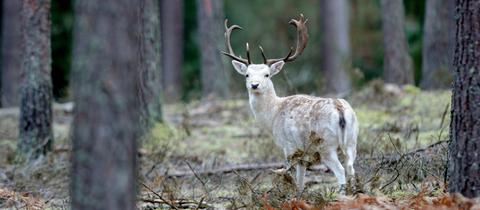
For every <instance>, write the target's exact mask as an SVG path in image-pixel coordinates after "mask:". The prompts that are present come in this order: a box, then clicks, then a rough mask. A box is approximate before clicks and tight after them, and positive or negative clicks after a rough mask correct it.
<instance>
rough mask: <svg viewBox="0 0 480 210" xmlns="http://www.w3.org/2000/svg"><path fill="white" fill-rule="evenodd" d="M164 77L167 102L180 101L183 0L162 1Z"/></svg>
mask: <svg viewBox="0 0 480 210" xmlns="http://www.w3.org/2000/svg"><path fill="white" fill-rule="evenodd" d="M161 11H162V12H161V22H162V24H161V25H162V75H163V78H162V79H163V80H162V81H163V88H164V90H165V93H164V94H165V101H166V102H176V101H179V100H180V98H181V94H182V80H181V73H182V63H183V40H184V39H183V0H175V1H171V0H161Z"/></svg>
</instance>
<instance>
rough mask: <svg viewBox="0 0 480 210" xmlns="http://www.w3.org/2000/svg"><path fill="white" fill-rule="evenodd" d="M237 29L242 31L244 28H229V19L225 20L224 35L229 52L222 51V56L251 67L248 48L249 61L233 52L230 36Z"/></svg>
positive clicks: (233, 26) (234, 26)
mask: <svg viewBox="0 0 480 210" xmlns="http://www.w3.org/2000/svg"><path fill="white" fill-rule="evenodd" d="M235 29H242V27H240V26H238V25H232V26H230V27H228V19H225V34H224V36H225V47H226V48H227V50H228V52H224V51H222V54H224V55H226V56H228V57H230V58H232V59H233V60H236V61H239V62H242V63H244V64H246V65H249V64H250V55H249V52H248V47H247V57H248V60H247V59H244V58H242V57H238V56H236V55H235V53H234V52H233V49H232V45H231V44H230V35H231V33H232V31H233V30H235Z"/></svg>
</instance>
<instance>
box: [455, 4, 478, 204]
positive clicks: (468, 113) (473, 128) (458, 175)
mask: <svg viewBox="0 0 480 210" xmlns="http://www.w3.org/2000/svg"><path fill="white" fill-rule="evenodd" d="M456 4H457V5H456V8H457V9H456V13H457V14H456V15H455V16H456V17H458V18H457V30H456V47H455V56H454V61H453V62H454V63H453V65H454V69H455V72H454V74H455V75H454V76H455V79H454V83H453V91H452V92H453V95H452V116H451V123H450V145H449V152H448V153H449V156H448V177H449V180H448V187H449V191H450V192H460V193H462V194H463V195H464V196H467V197H478V196H480V173H479V172H480V25H479V23H480V0H457V1H456Z"/></svg>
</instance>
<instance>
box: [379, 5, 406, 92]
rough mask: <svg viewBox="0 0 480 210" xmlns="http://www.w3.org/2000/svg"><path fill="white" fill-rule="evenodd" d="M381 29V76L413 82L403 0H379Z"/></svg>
mask: <svg viewBox="0 0 480 210" xmlns="http://www.w3.org/2000/svg"><path fill="white" fill-rule="evenodd" d="M380 4H381V7H382V30H383V46H384V49H385V50H384V51H385V52H384V59H383V62H384V63H383V77H384V80H385V82H388V83H395V84H399V85H402V84H413V63H412V58H411V57H410V55H409V54H408V44H407V39H406V37H405V8H404V5H403V0H381V1H380Z"/></svg>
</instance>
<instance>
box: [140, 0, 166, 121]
mask: <svg viewBox="0 0 480 210" xmlns="http://www.w3.org/2000/svg"><path fill="white" fill-rule="evenodd" d="M159 6H160V4H159V2H158V1H156V0H140V2H139V22H140V24H139V27H140V33H139V35H140V37H139V38H140V46H139V47H140V50H139V52H140V53H139V59H140V60H139V63H140V66H139V73H140V75H139V78H140V88H139V94H138V95H139V97H140V103H141V108H142V109H141V116H142V119H141V122H142V127H145V128H149V127H150V126H151V125H152V124H153V123H154V122H162V103H161V100H162V92H161V90H162V85H161V81H160V75H161V72H160V40H161V38H160V14H159V13H160V8H159Z"/></svg>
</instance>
